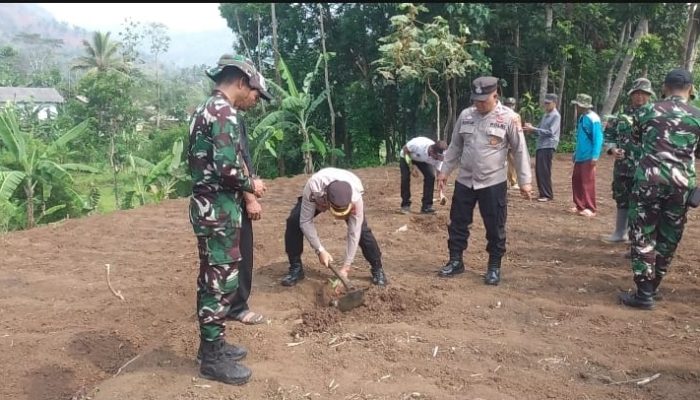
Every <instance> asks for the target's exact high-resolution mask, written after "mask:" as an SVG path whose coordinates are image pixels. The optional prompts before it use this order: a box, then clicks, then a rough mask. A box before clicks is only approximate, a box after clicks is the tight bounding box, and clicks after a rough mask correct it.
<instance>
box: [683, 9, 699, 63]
mask: <svg viewBox="0 0 700 400" xmlns="http://www.w3.org/2000/svg"><path fill="white" fill-rule="evenodd" d="M699 35H700V7H698V4H697V3H691V4H690V5H689V6H688V22H687V25H686V31H685V41H684V43H683V49H681V66H682V67H683V68H685V69H687V70H688V71H690V72H693V66H694V65H695V60H696V59H697V44H698V36H699Z"/></svg>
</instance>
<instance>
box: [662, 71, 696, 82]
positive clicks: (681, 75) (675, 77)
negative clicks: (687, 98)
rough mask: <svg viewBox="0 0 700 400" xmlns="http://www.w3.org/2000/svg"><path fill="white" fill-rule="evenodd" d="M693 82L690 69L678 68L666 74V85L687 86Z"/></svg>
mask: <svg viewBox="0 0 700 400" xmlns="http://www.w3.org/2000/svg"><path fill="white" fill-rule="evenodd" d="M692 83H693V76H692V75H691V74H690V72H688V70H685V69H681V68H677V69H674V70H672V71H671V72H669V73H668V74H667V75H666V79H664V85H670V86H685V85H691V84H692Z"/></svg>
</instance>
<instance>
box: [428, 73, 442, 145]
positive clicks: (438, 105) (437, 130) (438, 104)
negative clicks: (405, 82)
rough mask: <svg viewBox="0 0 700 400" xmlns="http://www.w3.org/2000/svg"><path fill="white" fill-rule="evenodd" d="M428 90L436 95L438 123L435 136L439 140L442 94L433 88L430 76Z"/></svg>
mask: <svg viewBox="0 0 700 400" xmlns="http://www.w3.org/2000/svg"><path fill="white" fill-rule="evenodd" d="M428 90H430V92H431V93H432V94H433V96H435V102H436V104H437V106H436V107H435V111H436V113H437V123H436V125H435V137H436V138H437V140H440V95H439V94H438V93H437V92H436V91H435V90H434V89H433V87H432V85H430V78H428Z"/></svg>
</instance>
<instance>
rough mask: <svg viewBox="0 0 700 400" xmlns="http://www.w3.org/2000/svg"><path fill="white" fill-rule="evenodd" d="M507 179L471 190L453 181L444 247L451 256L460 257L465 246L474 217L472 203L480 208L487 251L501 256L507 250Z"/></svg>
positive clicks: (491, 254) (492, 254)
mask: <svg viewBox="0 0 700 400" xmlns="http://www.w3.org/2000/svg"><path fill="white" fill-rule="evenodd" d="M506 191H507V183H506V182H501V183H499V184H496V185H493V186H489V187H486V188H482V189H478V190H474V189H472V188H468V187H466V186H464V185H462V184H461V183H459V182H455V191H454V195H453V196H452V207H451V208H450V225H449V227H448V228H447V232H448V235H449V237H448V239H447V248H448V249H449V250H450V258H452V257H460V258H461V255H462V253H463V252H464V250H466V249H467V246H468V240H469V226H470V225H471V223H472V221H473V216H474V206H476V203H479V211H480V212H481V218H482V219H483V221H484V227H485V228H486V240H487V241H488V245H487V246H486V251H487V252H488V253H489V255H490V256H495V257H503V254H505V252H506V216H507V200H506V199H507V197H506Z"/></svg>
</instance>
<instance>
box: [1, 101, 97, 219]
mask: <svg viewBox="0 0 700 400" xmlns="http://www.w3.org/2000/svg"><path fill="white" fill-rule="evenodd" d="M87 126H88V121H83V122H81V123H80V124H78V125H76V126H75V127H73V128H71V129H70V130H68V131H67V132H66V133H64V134H63V135H62V136H61V137H59V138H58V139H56V140H55V141H53V142H52V143H50V144H49V145H48V146H46V145H44V144H43V143H42V142H40V141H39V140H37V139H35V138H34V137H33V136H32V134H31V133H29V132H25V131H23V130H22V129H21V128H20V125H19V121H18V119H17V113H16V111H15V109H14V107H9V106H8V107H6V108H5V109H4V110H3V111H2V112H0V143H2V145H3V147H4V149H5V155H4V157H3V162H4V165H2V166H0V199H1V200H10V198H11V197H12V195H13V194H14V191H15V189H17V188H18V187H21V188H22V189H23V190H24V195H25V197H26V207H27V227H28V228H32V227H34V225H35V223H36V219H35V217H34V206H35V202H37V193H40V194H41V198H40V199H39V200H40V204H42V205H43V206H45V205H46V202H47V200H48V199H49V197H50V195H51V189H52V188H53V187H55V186H56V185H60V184H71V183H72V182H73V177H72V176H71V174H70V173H69V172H68V171H81V172H98V171H97V170H96V169H95V168H93V167H90V166H89V165H82V164H71V163H62V162H60V161H58V160H60V149H61V148H65V145H66V144H68V143H69V142H70V141H72V140H74V139H76V138H78V137H79V136H80V135H82V134H83V133H84V132H85V131H86V130H87V129H86V128H87ZM37 186H38V187H37ZM37 189H40V191H39V190H37ZM68 192H69V193H71V194H73V195H74V197H75V198H76V199H79V196H78V194H77V193H76V192H75V191H73V190H70V189H69V190H68ZM64 207H65V205H58V206H55V207H52V208H51V209H49V210H43V212H42V215H48V214H49V213H50V212H52V211H57V210H58V209H61V208H64ZM42 208H43V207H42Z"/></svg>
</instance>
